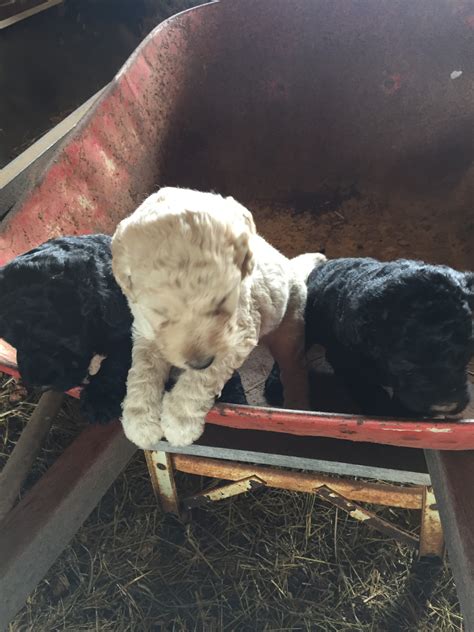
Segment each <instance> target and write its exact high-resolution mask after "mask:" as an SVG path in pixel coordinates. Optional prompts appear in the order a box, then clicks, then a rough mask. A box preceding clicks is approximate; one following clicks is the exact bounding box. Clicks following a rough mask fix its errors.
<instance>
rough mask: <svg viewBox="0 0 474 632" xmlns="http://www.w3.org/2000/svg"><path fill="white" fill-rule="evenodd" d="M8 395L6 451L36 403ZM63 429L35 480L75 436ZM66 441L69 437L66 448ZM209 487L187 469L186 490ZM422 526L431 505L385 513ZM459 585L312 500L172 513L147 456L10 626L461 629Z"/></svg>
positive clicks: (258, 495)
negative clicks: (160, 498) (156, 490)
mask: <svg viewBox="0 0 474 632" xmlns="http://www.w3.org/2000/svg"><path fill="white" fill-rule="evenodd" d="M3 386H4V387H3V389H2V390H1V391H0V428H1V429H2V437H5V433H6V435H7V439H5V438H3V439H2V458H5V455H6V453H7V452H8V451H9V450H10V449H11V446H12V445H13V444H14V441H15V438H16V436H18V432H19V431H20V430H21V427H22V426H23V424H24V423H25V421H26V419H27V417H28V415H29V414H30V412H31V409H32V406H34V402H32V401H31V400H29V399H28V398H27V399H26V401H21V402H20V403H19V404H11V403H10V402H9V399H10V394H11V392H12V389H13V388H14V383H13V382H12V381H9V380H6V379H5V380H4V385H3ZM74 412H75V405H74V403H68V404H67V407H66V410H65V411H64V412H63V413H62V415H61V417H60V418H59V419H58V421H57V423H56V424H55V426H54V428H53V430H52V432H51V435H50V437H49V439H48V441H47V444H46V446H45V449H44V450H43V452H42V455H41V457H40V459H38V463H37V464H36V466H35V472H34V476H33V477H32V479H34V478H35V476H38V475H39V474H40V473H41V472H42V471H44V469H46V467H47V465H48V464H49V463H50V462H51V461H52V460H53V459H54V457H55V456H56V455H57V454H58V453H59V452H60V451H61V449H62V446H64V445H65V444H67V443H69V442H70V440H71V439H72V438H73V437H74V435H75V434H77V431H78V428H77V424H78V423H79V422H78V421H77V418H76V419H74ZM61 444H62V445H61ZM208 484H209V481H206V480H203V479H201V478H199V477H190V476H184V475H179V477H178V488H179V489H180V491H181V493H182V494H183V495H184V494H186V493H190V492H192V491H194V490H196V489H198V488H201V487H202V485H208ZM381 514H382V515H383V516H384V517H386V518H388V519H391V520H393V521H395V522H396V523H397V524H398V525H399V526H402V527H404V528H407V529H410V530H413V531H416V530H417V528H418V522H419V513H418V512H415V511H412V512H409V511H396V512H395V511H393V510H390V509H386V510H383V511H382V512H381ZM461 629H462V627H461V618H460V614H459V607H458V603H457V597H456V592H455V588H454V584H453V581H452V578H451V575H450V572H449V569H448V568H447V566H446V565H445V566H444V567H442V568H439V567H437V566H436V565H433V564H429V563H424V564H418V563H416V561H415V558H414V556H413V553H412V552H411V551H410V550H408V549H407V548H406V547H403V546H401V545H398V544H397V543H395V542H393V541H391V540H388V539H387V538H385V537H384V536H382V535H379V534H378V533H376V532H374V531H372V530H370V529H368V528H367V527H366V526H364V525H363V524H361V523H358V522H356V521H354V520H353V519H351V518H349V517H348V516H347V515H346V514H344V513H342V512H338V511H337V510H335V509H334V508H332V507H330V506H327V505H325V504H324V503H323V502H321V501H319V500H317V499H316V498H315V497H314V496H312V495H309V494H295V493H290V492H283V491H282V492H279V491H275V490H264V489H260V490H256V491H254V492H252V493H249V494H247V495H243V496H240V497H236V498H234V499H228V500H225V501H221V502H219V503H214V504H212V505H210V506H206V507H205V508H202V509H199V510H194V512H193V514H192V520H191V521H190V522H188V523H187V524H181V523H178V522H177V521H175V520H173V519H171V518H169V517H164V516H163V514H162V513H161V511H160V510H159V509H158V508H157V505H156V502H155V500H154V497H153V494H152V491H151V488H150V483H149V480H148V476H147V473H146V468H145V464H144V460H143V457H142V455H141V453H139V454H137V455H136V457H135V458H134V459H133V460H132V461H131V463H130V465H129V466H128V468H127V469H126V471H125V472H124V473H123V474H122V475H121V476H120V477H119V478H118V479H117V481H116V483H115V484H114V485H113V487H112V488H111V489H110V490H109V492H108V493H107V494H106V496H105V497H104V499H103V500H102V502H101V503H100V505H99V506H98V507H97V509H96V510H95V511H94V512H93V513H92V515H91V516H90V517H89V519H88V520H87V521H86V523H85V525H84V526H83V527H82V529H81V530H80V531H79V533H78V534H77V536H76V537H75V538H74V540H73V541H72V543H71V544H70V546H69V547H68V548H67V549H66V551H65V552H64V553H63V554H62V556H61V557H60V559H59V560H58V561H57V563H56V564H55V565H54V567H53V568H52V569H51V570H50V572H49V573H48V575H47V577H46V578H45V579H44V581H42V582H41V584H40V586H39V587H38V589H37V590H36V592H35V593H34V594H33V595H32V596H31V597H30V599H29V600H28V603H27V605H26V607H25V608H24V609H23V610H22V612H21V613H20V614H19V615H18V616H17V618H16V619H15V621H14V622H13V623H12V624H11V626H10V632H19V631H21V632H23V631H25V632H26V631H32V630H34V632H53V631H55V630H65V631H68V632H85V631H87V632H89V631H92V630H100V631H101V632H102V631H103V632H106V631H112V630H113V632H125V631H127V632H132V631H133V632H137V631H140V632H141V631H158V630H171V631H183V632H184V631H186V632H187V631H191V630H193V631H194V630H203V631H205V632H208V631H209V632H212V631H224V630H238V631H239V632H240V631H247V630H248V631H264V630H267V631H270V630H271V631H275V632H276V631H277V630H278V631H283V630H312V631H314V630H316V631H322V632H326V631H328V632H332V631H349V630H350V631H354V630H356V631H357V630H361V631H371V632H378V631H380V632H392V631H404V630H406V631H408V630H410V631H411V630H413V631H414V630H416V631H421V632H428V631H434V630H436V631H437V632H438V631H439V632H448V631H450V632H451V631H459V630H461Z"/></svg>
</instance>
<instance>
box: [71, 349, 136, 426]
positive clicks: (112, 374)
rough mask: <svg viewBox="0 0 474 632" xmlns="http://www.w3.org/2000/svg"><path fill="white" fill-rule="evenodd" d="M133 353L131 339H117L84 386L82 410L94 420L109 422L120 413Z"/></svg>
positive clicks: (94, 421)
mask: <svg viewBox="0 0 474 632" xmlns="http://www.w3.org/2000/svg"><path fill="white" fill-rule="evenodd" d="M131 354H132V341H131V340H130V341H127V342H125V343H122V344H119V343H117V345H116V346H114V350H113V352H112V353H110V354H109V355H108V356H107V357H106V358H105V359H104V360H103V362H102V364H101V366H100V369H99V370H98V372H97V373H96V374H95V375H92V376H91V377H90V378H89V384H88V385H87V386H85V387H84V388H83V389H82V393H81V412H82V413H83V414H84V416H85V417H86V419H88V420H89V421H90V422H91V423H100V424H102V423H107V422H109V421H112V419H118V418H119V417H120V415H121V412H122V401H123V400H124V398H125V394H126V383H127V374H128V370H129V368H130V361H131Z"/></svg>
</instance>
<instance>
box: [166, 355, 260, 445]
mask: <svg viewBox="0 0 474 632" xmlns="http://www.w3.org/2000/svg"><path fill="white" fill-rule="evenodd" d="M255 344H256V343H255ZM255 344H254V345H253V346H252V348H253V347H254V346H255ZM250 351H251V349H249V350H247V351H246V352H245V353H243V354H242V355H238V354H235V353H234V354H232V358H231V361H232V364H231V365H229V364H227V362H228V360H229V358H228V357H226V358H225V362H224V361H220V362H219V361H217V362H216V363H215V364H212V365H211V366H210V367H209V368H208V369H205V370H203V371H185V372H184V373H183V374H182V375H180V377H179V378H178V381H177V383H176V384H175V386H174V388H173V390H172V391H171V392H170V393H165V396H164V398H163V412H162V416H161V426H162V428H163V432H164V434H165V437H166V439H167V440H168V441H169V442H170V443H171V445H174V446H186V445H191V443H193V442H194V441H196V440H197V439H199V437H200V436H201V435H202V433H203V432H204V422H205V417H206V415H207V413H208V412H209V411H210V409H211V408H212V406H213V405H214V402H215V400H216V397H219V396H220V395H221V392H222V390H223V389H224V386H225V384H226V382H227V381H228V380H229V379H230V378H231V376H232V375H233V373H234V370H235V369H238V368H239V367H240V366H241V365H242V364H243V363H244V361H245V359H246V358H247V356H248V354H249V353H250Z"/></svg>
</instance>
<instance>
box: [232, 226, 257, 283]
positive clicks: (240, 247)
mask: <svg viewBox="0 0 474 632" xmlns="http://www.w3.org/2000/svg"><path fill="white" fill-rule="evenodd" d="M234 257H235V263H236V265H237V266H238V267H239V268H240V271H241V273H242V278H243V279H244V278H245V277H246V276H248V275H250V274H252V272H253V269H254V267H255V259H254V256H253V252H252V249H251V247H250V244H249V236H248V234H247V233H242V234H241V235H240V237H237V239H236V240H235V255H234Z"/></svg>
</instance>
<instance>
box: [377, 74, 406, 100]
mask: <svg viewBox="0 0 474 632" xmlns="http://www.w3.org/2000/svg"><path fill="white" fill-rule="evenodd" d="M401 86H402V77H401V75H400V73H398V72H396V73H393V74H391V75H388V76H387V77H386V78H385V79H384V80H383V82H382V90H383V91H384V92H385V94H388V95H392V94H395V93H396V92H398V91H399V90H400V88H401Z"/></svg>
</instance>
